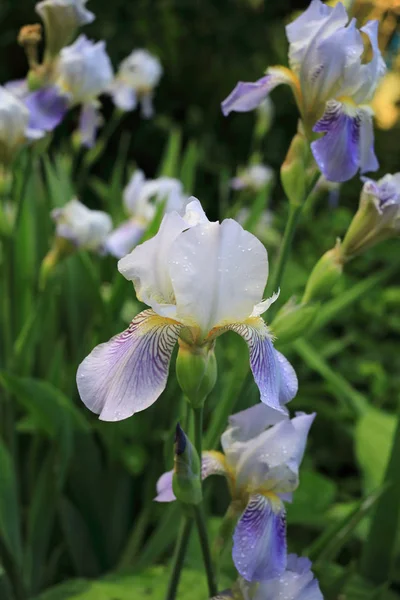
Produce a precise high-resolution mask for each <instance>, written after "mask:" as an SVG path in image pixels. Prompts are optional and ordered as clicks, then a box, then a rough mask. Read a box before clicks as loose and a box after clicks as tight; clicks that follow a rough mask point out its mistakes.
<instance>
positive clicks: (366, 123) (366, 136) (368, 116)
mask: <svg viewBox="0 0 400 600" xmlns="http://www.w3.org/2000/svg"><path fill="white" fill-rule="evenodd" d="M358 114H359V117H360V171H361V173H368V171H377V170H378V168H379V163H378V159H377V158H376V155H375V150H374V128H373V124H372V113H371V110H370V108H369V107H359V109H358Z"/></svg>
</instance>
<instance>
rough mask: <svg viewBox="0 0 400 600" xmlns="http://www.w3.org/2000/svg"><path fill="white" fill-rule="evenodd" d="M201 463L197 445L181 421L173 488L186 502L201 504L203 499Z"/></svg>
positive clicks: (178, 432)
mask: <svg viewBox="0 0 400 600" xmlns="http://www.w3.org/2000/svg"><path fill="white" fill-rule="evenodd" d="M200 475H201V464H200V459H199V457H198V454H197V452H196V449H195V447H194V446H193V444H192V443H191V442H190V440H189V438H188V437H187V436H186V434H185V432H184V431H183V429H182V427H181V426H180V425H179V423H178V424H177V426H176V433H175V459H174V474H173V477H172V489H173V491H174V494H175V496H176V497H177V499H178V500H180V501H181V502H183V503H184V504H199V503H200V502H201V500H202V489H201V478H200Z"/></svg>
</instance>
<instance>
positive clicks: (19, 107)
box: [0, 86, 43, 167]
mask: <svg viewBox="0 0 400 600" xmlns="http://www.w3.org/2000/svg"><path fill="white" fill-rule="evenodd" d="M42 136H43V131H40V130H38V129H34V128H31V127H29V112H28V110H27V109H26V107H25V106H24V104H23V103H22V102H21V101H20V100H18V99H17V98H16V97H15V96H14V95H13V94H11V93H10V92H9V91H7V90H6V89H5V88H4V87H2V86H0V165H2V166H3V167H4V166H5V167H7V166H9V165H10V164H11V163H12V161H13V160H14V158H15V156H16V154H17V152H18V150H20V149H21V148H22V146H23V145H24V144H25V143H26V142H27V141H29V140H36V139H38V138H41V137H42Z"/></svg>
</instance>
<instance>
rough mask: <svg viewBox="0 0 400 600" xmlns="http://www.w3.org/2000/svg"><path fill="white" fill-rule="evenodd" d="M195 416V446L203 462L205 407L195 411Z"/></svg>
mask: <svg viewBox="0 0 400 600" xmlns="http://www.w3.org/2000/svg"><path fill="white" fill-rule="evenodd" d="M193 414H194V445H195V448H196V450H197V454H198V455H199V458H200V460H201V453H202V445H203V406H201V407H200V408H194V409H193Z"/></svg>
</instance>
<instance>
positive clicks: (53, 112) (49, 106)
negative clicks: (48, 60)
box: [24, 86, 69, 131]
mask: <svg viewBox="0 0 400 600" xmlns="http://www.w3.org/2000/svg"><path fill="white" fill-rule="evenodd" d="M24 104H25V106H26V107H27V109H28V110H29V114H30V117H29V126H30V127H31V128H32V129H43V130H44V131H53V129H55V128H56V127H57V125H59V124H60V123H61V121H62V120H63V118H64V116H65V115H66V113H67V111H68V107H69V100H68V96H66V95H65V94H61V93H60V90H59V89H58V87H56V86H51V87H44V88H42V89H40V90H36V91H35V92H31V93H30V94H28V95H27V96H26V98H24Z"/></svg>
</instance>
